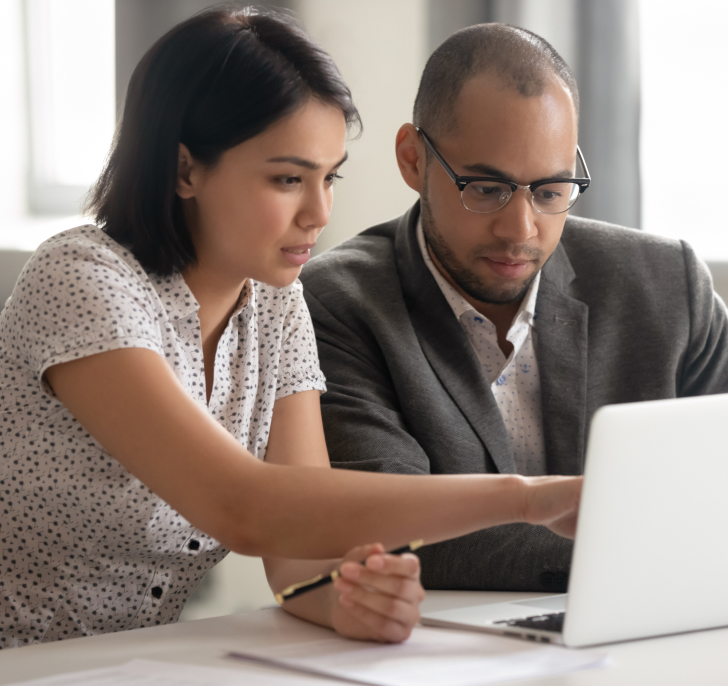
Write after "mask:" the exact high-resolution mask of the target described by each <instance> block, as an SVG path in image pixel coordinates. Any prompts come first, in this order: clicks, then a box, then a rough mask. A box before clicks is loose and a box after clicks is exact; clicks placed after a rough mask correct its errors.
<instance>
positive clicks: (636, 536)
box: [422, 394, 728, 647]
mask: <svg viewBox="0 0 728 686" xmlns="http://www.w3.org/2000/svg"><path fill="white" fill-rule="evenodd" d="M727 579H728V394H721V395H711V396H701V397H695V398H678V399H670V400H655V401H647V402H641V403H625V404H621V405H607V406H605V407H602V408H601V409H599V410H598V411H597V412H596V414H595V415H594V419H593V420H592V424H591V430H590V433H589V442H588V446H587V456H586V465H585V473H584V489H583V492H582V500H581V508H580V511H579V520H578V524H577V532H576V540H575V542H574V553H573V557H572V562H571V573H570V578H569V588H568V594H561V595H550V596H544V597H540V598H534V599H530V600H519V601H514V602H509V603H495V604H490V605H476V606H471V607H464V608H459V609H456V610H445V611H439V612H430V613H425V614H424V615H423V617H422V623H423V624H426V625H430V626H441V627H453V628H460V629H462V628H466V629H474V630H481V631H487V632H492V633H497V634H503V635H507V636H518V637H521V638H526V639H529V640H532V641H539V642H544V643H558V644H561V645H566V646H570V647H581V646H590V645H598V644H603V643H613V642H618V641H628V640H632V639H639V638H646V637H650V636H662V635H668V634H676V633H683V632H687V631H697V630H701V629H710V628H715V627H721V626H728V582H727V581H726V580H727Z"/></svg>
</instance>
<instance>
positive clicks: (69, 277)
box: [5, 235, 163, 395]
mask: <svg viewBox="0 0 728 686" xmlns="http://www.w3.org/2000/svg"><path fill="white" fill-rule="evenodd" d="M139 269H140V268H139ZM145 276H146V275H145V274H144V272H143V271H142V272H141V273H135V271H134V268H133V267H132V265H131V264H130V263H128V262H126V261H124V260H123V259H122V258H121V257H120V256H119V255H118V254H116V253H115V252H114V251H113V250H111V248H109V247H108V246H105V245H103V244H100V243H97V242H94V241H92V240H90V239H89V240H84V239H83V237H82V236H78V235H77V236H75V237H74V238H73V239H68V240H65V241H64V240H63V239H62V238H61V237H55V238H54V239H51V240H50V241H47V242H46V243H44V244H43V245H41V247H40V248H39V249H38V250H37V251H36V252H35V254H34V255H33V256H32V257H31V259H30V261H29V262H28V264H27V265H26V267H25V268H24V270H23V272H22V273H21V275H20V277H19V279H18V282H17V284H16V286H15V289H14V291H13V295H12V296H11V298H10V300H9V301H8V306H7V310H6V312H5V326H6V332H7V336H6V344H8V345H9V346H10V347H11V348H13V349H14V351H15V354H16V355H17V356H18V357H19V358H21V359H22V360H24V362H25V363H26V364H28V365H30V367H31V368H32V369H33V371H34V372H35V373H36V374H37V375H38V379H39V380H41V379H42V377H43V374H44V372H45V370H46V369H48V367H52V366H53V365H56V364H61V363H63V362H68V361H70V360H75V359H79V358H82V357H87V356H90V355H95V354H97V353H102V352H107V351H110V350H116V349H118V348H146V349H148V350H153V351H155V352H157V353H159V354H160V355H163V348H162V340H161V332H160V328H159V322H158V316H157V314H156V313H155V311H154V305H153V303H152V301H151V299H150V297H149V293H148V291H147V290H146V288H145V283H147V281H146V278H145ZM41 386H42V390H43V392H45V393H48V394H49V395H52V392H51V391H50V389H49V388H48V387H47V385H46V384H45V383H41Z"/></svg>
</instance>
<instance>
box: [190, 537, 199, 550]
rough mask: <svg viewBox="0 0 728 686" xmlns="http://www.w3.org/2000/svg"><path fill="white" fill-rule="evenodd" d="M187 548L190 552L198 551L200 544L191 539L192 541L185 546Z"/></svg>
mask: <svg viewBox="0 0 728 686" xmlns="http://www.w3.org/2000/svg"><path fill="white" fill-rule="evenodd" d="M187 547H188V548H189V549H190V550H199V549H200V542H199V541H197V540H195V539H192V540H191V541H190V542H189V543H188V544H187Z"/></svg>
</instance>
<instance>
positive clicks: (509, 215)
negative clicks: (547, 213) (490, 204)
mask: <svg viewBox="0 0 728 686" xmlns="http://www.w3.org/2000/svg"><path fill="white" fill-rule="evenodd" d="M497 214H498V217H497V218H495V217H494V219H496V221H495V223H494V225H493V235H495V236H496V237H498V238H502V239H503V240H505V241H508V242H509V243H526V242H527V241H528V240H529V239H531V238H533V237H534V236H535V235H536V234H537V233H538V229H537V228H536V210H535V209H534V207H533V205H532V204H531V190H530V189H528V188H525V189H524V188H518V189H516V191H515V193H513V195H512V196H511V199H510V200H509V201H508V202H507V203H506V205H505V206H504V207H501V209H500V210H497Z"/></svg>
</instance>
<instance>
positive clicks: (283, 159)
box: [268, 152, 349, 171]
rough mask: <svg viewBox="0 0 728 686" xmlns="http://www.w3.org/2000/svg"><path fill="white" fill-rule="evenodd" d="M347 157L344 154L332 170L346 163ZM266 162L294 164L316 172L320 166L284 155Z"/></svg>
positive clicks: (300, 158) (347, 155) (293, 156)
mask: <svg viewBox="0 0 728 686" xmlns="http://www.w3.org/2000/svg"><path fill="white" fill-rule="evenodd" d="M348 157H349V153H348V152H346V153H344V156H343V157H342V158H341V159H340V160H339V161H338V162H337V163H336V164H334V165H333V167H332V168H333V169H336V167H340V166H341V165H342V164H344V162H346V160H347V158H348ZM268 162H287V163H289V164H295V165H296V166H298V167H303V168H304V169H312V170H314V171H315V170H317V169H321V165H320V164H318V162H313V161H312V160H307V159H304V158H303V157H296V156H295V155H284V156H282V157H271V158H270V159H269V160H268Z"/></svg>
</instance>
